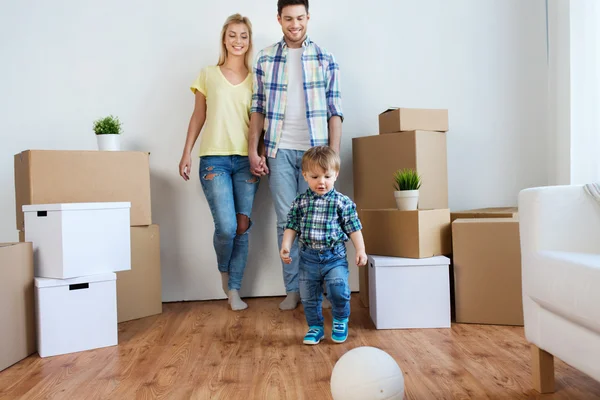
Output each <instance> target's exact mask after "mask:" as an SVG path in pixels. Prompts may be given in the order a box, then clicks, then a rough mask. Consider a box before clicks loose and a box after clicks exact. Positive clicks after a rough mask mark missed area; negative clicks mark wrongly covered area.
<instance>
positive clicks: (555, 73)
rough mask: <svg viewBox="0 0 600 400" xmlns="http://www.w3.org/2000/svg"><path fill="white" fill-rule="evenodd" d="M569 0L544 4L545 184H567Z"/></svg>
mask: <svg viewBox="0 0 600 400" xmlns="http://www.w3.org/2000/svg"><path fill="white" fill-rule="evenodd" d="M569 15H570V0H554V1H549V2H548V74H549V76H548V184H550V185H566V184H569V183H570V182H571V43H570V37H571V36H570V31H571V20H570V18H569Z"/></svg>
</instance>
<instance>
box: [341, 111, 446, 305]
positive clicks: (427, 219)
mask: <svg viewBox="0 0 600 400" xmlns="http://www.w3.org/2000/svg"><path fill="white" fill-rule="evenodd" d="M446 131H448V111H447V110H432V109H409V108H394V109H388V110H386V111H384V112H383V113H381V114H380V115H379V135H372V136H366V137H359V138H354V139H353V142H352V152H353V168H354V171H353V174H354V201H355V203H356V205H357V208H358V210H359V211H358V212H359V216H360V218H361V221H362V223H363V234H364V238H365V246H366V250H367V254H369V255H377V256H393V257H405V258H419V259H420V258H428V257H434V256H439V255H447V254H450V253H451V252H452V249H451V247H452V245H451V226H450V210H449V208H448V170H447V155H446ZM403 168H412V169H415V170H416V171H417V173H418V174H419V175H420V176H421V178H422V185H421V188H420V190H419V203H418V209H417V210H415V211H399V210H397V208H396V202H395V199H394V188H393V184H394V180H393V174H394V172H395V171H397V170H399V169H403ZM368 279H369V278H368V272H367V271H366V270H365V269H361V270H360V273H359V285H360V298H361V301H362V303H363V304H364V305H365V306H368V305H369V281H368Z"/></svg>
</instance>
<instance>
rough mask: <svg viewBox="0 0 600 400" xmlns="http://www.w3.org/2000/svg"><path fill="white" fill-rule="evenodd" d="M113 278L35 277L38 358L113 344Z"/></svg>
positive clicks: (114, 278) (114, 279) (115, 338)
mask: <svg viewBox="0 0 600 400" xmlns="http://www.w3.org/2000/svg"><path fill="white" fill-rule="evenodd" d="M116 277H117V275H116V274H114V273H112V272H111V273H108V274H102V275H94V276H87V277H79V278H74V279H64V280H62V279H47V278H35V305H36V320H37V321H36V322H37V341H38V353H39V354H40V357H50V356H56V355H60V354H68V353H75V352H79V351H84V350H92V349H97V348H101V347H108V346H116V345H117V343H118V327H117V285H116V283H117V281H116Z"/></svg>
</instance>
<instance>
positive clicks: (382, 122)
mask: <svg viewBox="0 0 600 400" xmlns="http://www.w3.org/2000/svg"><path fill="white" fill-rule="evenodd" d="M414 130H423V131H438V132H446V131H448V110H443V109H422V108H421V109H419V108H388V109H387V110H385V111H384V112H382V113H381V114H379V133H380V134H381V133H394V132H405V131H414Z"/></svg>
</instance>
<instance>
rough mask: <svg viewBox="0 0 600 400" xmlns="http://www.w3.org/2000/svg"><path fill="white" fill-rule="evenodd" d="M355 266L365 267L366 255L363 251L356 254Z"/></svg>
mask: <svg viewBox="0 0 600 400" xmlns="http://www.w3.org/2000/svg"><path fill="white" fill-rule="evenodd" d="M356 265H357V266H359V267H362V266H363V265H367V253H365V252H364V251H357V252H356Z"/></svg>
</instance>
